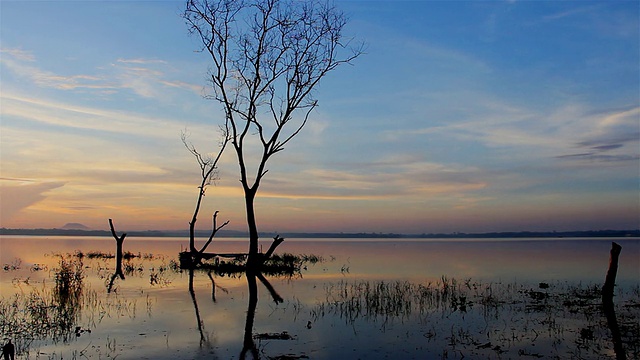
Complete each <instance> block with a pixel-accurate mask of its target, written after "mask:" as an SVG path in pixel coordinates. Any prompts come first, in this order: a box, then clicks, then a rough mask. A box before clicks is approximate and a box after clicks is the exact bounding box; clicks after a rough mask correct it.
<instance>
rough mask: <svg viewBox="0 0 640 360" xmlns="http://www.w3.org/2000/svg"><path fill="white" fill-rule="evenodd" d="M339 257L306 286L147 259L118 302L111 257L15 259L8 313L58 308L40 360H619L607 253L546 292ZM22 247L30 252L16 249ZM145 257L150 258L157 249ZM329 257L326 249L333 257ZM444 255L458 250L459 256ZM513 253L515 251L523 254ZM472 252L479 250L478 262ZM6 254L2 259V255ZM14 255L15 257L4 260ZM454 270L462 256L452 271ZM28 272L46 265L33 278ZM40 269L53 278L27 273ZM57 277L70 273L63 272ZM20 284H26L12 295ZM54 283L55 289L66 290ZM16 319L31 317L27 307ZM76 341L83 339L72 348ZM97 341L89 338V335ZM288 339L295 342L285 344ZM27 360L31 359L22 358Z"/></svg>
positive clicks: (627, 323) (634, 294)
mask: <svg viewBox="0 0 640 360" xmlns="http://www.w3.org/2000/svg"><path fill="white" fill-rule="evenodd" d="M0 240H1V239H0ZM108 240H110V241H104V243H105V247H104V250H108V249H112V248H113V240H111V239H108ZM127 241H129V240H127ZM134 242H135V240H132V241H131V244H133V243H134ZM167 243H169V242H161V244H164V245H166V244H167ZM4 244H6V243H3V245H4ZM127 244H128V246H129V245H131V244H130V243H127ZM578 244H581V243H578ZM591 244H593V243H592V242H589V243H588V244H586V245H591ZM609 244H610V243H609ZM92 245H93V243H90V244H89V245H86V246H85V249H86V248H91V246H92ZM164 245H163V246H164ZM298 245H305V244H293V245H292V246H291V250H293V251H296V250H303V249H304V250H306V251H309V249H310V246H307V247H304V248H302V247H298ZM338 245H340V244H338V243H333V244H324V243H323V244H320V245H317V246H318V247H319V248H321V249H325V250H324V251H323V252H320V255H323V256H324V257H325V258H326V259H327V261H326V262H325V263H320V264H318V265H315V266H311V265H309V266H308V270H305V271H303V273H302V274H303V275H304V276H300V275H298V276H294V277H285V278H282V277H278V276H275V275H272V274H265V273H255V272H254V273H245V272H241V273H238V274H235V275H233V276H231V277H230V276H229V274H228V273H224V274H221V273H216V272H214V271H207V270H196V271H189V270H182V271H181V270H180V269H178V268H176V267H171V266H169V265H167V262H166V261H165V260H164V258H161V257H153V258H152V257H145V256H142V257H140V258H135V259H132V260H131V261H129V260H125V262H124V264H123V265H124V266H123V271H124V275H126V281H124V282H122V281H120V280H115V281H114V285H113V286H112V291H111V292H108V288H107V287H108V282H110V281H111V280H112V276H113V274H114V267H113V261H112V259H113V258H108V259H106V258H90V257H89V255H88V254H89V253H87V254H86V255H85V257H84V258H83V259H81V260H80V262H78V261H77V260H78V259H76V258H68V257H67V258H65V259H66V261H67V263H66V264H65V265H64V266H61V264H60V260H61V258H60V257H57V256H45V257H41V258H37V257H36V256H35V255H33V254H31V253H30V254H28V255H29V256H30V258H29V259H30V260H29V261H25V260H24V259H23V261H22V262H19V261H13V257H11V258H10V261H8V262H6V264H7V270H6V272H4V273H3V275H4V276H3V278H2V279H1V285H2V286H3V288H2V298H3V300H2V306H0V310H2V309H7V310H11V309H12V304H13V299H14V298H13V296H14V295H16V294H18V295H19V294H23V295H26V296H25V297H23V299H28V298H29V296H31V292H34V293H35V295H34V298H43V299H44V300H42V303H43V304H45V305H46V306H47V307H48V306H51V308H50V311H51V314H54V312H55V311H59V313H60V315H61V316H63V317H65V316H66V319H67V320H66V325H64V328H65V329H66V330H65V332H66V337H65V336H60V337H57V338H54V336H53V333H49V335H46V336H44V337H46V339H43V338H39V339H37V340H33V343H32V344H30V345H29V346H30V349H31V350H30V351H32V354H31V355H32V357H33V354H38V353H47V354H49V355H47V356H48V357H49V358H53V357H56V358H61V357H62V356H63V355H64V358H73V356H74V353H73V352H75V356H76V357H77V358H82V356H81V354H80V352H81V351H82V350H83V349H85V347H87V346H88V345H89V346H90V348H91V347H92V346H96V348H92V349H94V350H92V351H95V354H100V355H99V356H100V357H101V358H114V357H116V356H118V358H120V359H122V358H125V359H134V358H142V357H146V358H154V359H157V360H162V359H173V358H224V359H231V358H236V359H237V358H243V359H256V358H269V357H274V356H276V355H279V354H280V355H279V356H280V358H288V359H294V358H304V356H306V355H305V354H308V355H309V356H310V357H312V358H314V359H333V358H340V357H341V356H342V357H343V358H344V356H345V354H348V355H349V357H351V358H367V359H382V358H385V357H387V358H391V357H400V358H407V359H411V358H443V357H447V358H449V359H454V358H461V357H462V356H466V358H497V357H501V358H516V357H539V356H543V357H554V356H558V357H561V358H562V357H571V356H573V357H575V358H598V357H601V358H603V357H609V358H611V357H614V356H616V354H617V353H618V351H617V350H616V349H615V347H614V346H613V345H612V340H615V339H612V335H614V334H612V330H613V327H611V326H610V324H609V326H607V324H608V322H607V321H608V320H609V318H610V317H609V315H607V314H606V313H603V311H602V310H603V307H602V303H601V299H600V296H599V291H600V285H601V284H602V282H601V281H602V279H603V276H604V271H605V270H606V258H607V253H608V246H607V247H605V248H604V251H601V252H600V253H599V256H598V257H599V259H598V260H597V261H591V257H587V259H588V260H589V261H584V262H583V264H582V265H581V267H584V268H586V267H587V266H589V264H590V263H591V262H593V263H600V264H601V265H602V266H600V265H598V266H594V267H592V268H596V267H597V269H591V268H590V270H589V271H590V272H593V273H597V276H595V277H594V281H589V282H585V283H582V282H580V281H575V280H573V278H572V277H571V275H569V276H566V275H562V276H558V277H557V278H555V279H550V278H549V277H548V276H549V275H548V274H543V275H540V274H535V273H530V274H529V276H530V277H532V278H534V276H535V279H536V280H535V281H533V282H531V281H522V280H521V278H519V277H518V278H517V279H514V278H513V277H506V276H504V277H502V279H501V278H499V277H493V278H490V279H488V280H487V279H486V278H484V279H477V278H475V277H473V276H464V277H461V276H451V277H441V276H440V275H442V274H443V273H445V270H446V271H447V272H448V271H451V266H452V265H450V267H449V268H443V269H444V270H443V269H440V270H438V272H435V271H432V272H430V271H428V267H427V266H426V265H424V264H423V265H420V264H409V265H410V267H407V266H409V265H407V266H405V267H402V266H403V265H406V264H404V262H399V260H396V258H398V259H399V258H400V257H399V256H398V255H395V254H394V255H393V256H382V257H381V256H380V255H379V254H380V253H383V252H382V251H380V250H376V249H374V248H375V247H378V248H380V249H387V250H389V249H390V248H391V249H397V248H403V249H401V250H402V251H400V253H404V254H408V253H411V255H410V256H409V257H408V258H409V259H411V261H414V260H415V261H417V259H418V257H419V256H418V254H419V253H421V254H422V255H421V256H422V257H423V258H429V257H430V256H431V254H430V253H429V251H428V250H430V249H432V248H433V244H431V243H429V244H422V243H420V244H391V245H389V244H372V243H366V244H360V243H358V244H353V243H348V244H345V245H344V246H342V247H339V246H338ZM517 245H523V248H524V250H523V251H526V250H527V249H529V246H528V244H521V243H519V244H517ZM20 246H24V244H23V243H17V247H18V248H19V247H20ZM145 246H146V247H147V249H148V248H149V246H152V245H149V244H146V245H145ZM322 246H326V247H327V248H329V247H331V251H327V250H326V249H327V248H322ZM487 246H489V247H491V246H494V247H495V246H497V245H496V244H493V243H491V244H489V245H487ZM440 247H442V248H449V249H452V248H454V247H455V248H459V249H458V251H462V250H461V244H456V245H455V246H452V245H447V244H444V245H442V246H440ZM505 247H506V248H507V249H513V251H514V252H515V247H516V246H515V245H514V244H508V246H505ZM562 247H566V248H567V249H568V248H570V247H569V246H566V245H563V246H562ZM132 248H133V249H136V248H135V247H132ZM629 248H632V249H637V248H638V246H637V242H634V243H631V246H626V244H625V252H623V254H622V255H623V256H626V257H625V258H623V259H622V262H621V266H623V267H625V266H629V263H631V265H633V264H634V262H633V259H632V260H629V258H633V257H634V256H635V254H637V250H633V251H631V252H627V250H628V249H629ZM140 249H142V248H140ZM477 249H478V246H477V245H475V244H474V245H473V246H470V249H469V251H471V252H473V251H475V250H477ZM154 250H155V248H154ZM287 250H290V249H289V248H287ZM556 250H557V248H550V251H556ZM2 251H3V256H4V254H5V247H3V249H2ZM8 251H10V252H11V251H13V250H12V248H11V247H9V248H8ZM36 251H37V250H36ZM71 251H73V250H71ZM230 251H233V249H230ZM176 253H177V251H172V250H171V249H168V250H167V256H169V255H173V257H172V258H171V259H174V258H175V254H176ZM387 253H390V251H387ZM414 253H415V254H414ZM502 253H503V254H504V249H503V251H502ZM14 254H15V252H14ZM333 254H335V255H336V257H335V260H334V258H333V257H332V255H333ZM376 254H378V255H376ZM25 258H26V257H25ZM594 258H595V256H594ZM168 260H169V258H167V261H168ZM458 260H459V258H458V257H455V258H454V259H452V260H451V261H452V262H455V261H458ZM33 261H37V263H38V264H41V265H42V266H38V267H35V266H34V265H32V262H33ZM465 261H466V260H465ZM487 261H488V260H487ZM573 261H574V262H576V260H573ZM73 262H75V265H74V264H73ZM405 262H406V261H405ZM80 263H82V265H79V264H80ZM4 264H5V263H3V265H4ZM11 264H14V265H15V266H14V265H11ZM169 264H170V263H169ZM345 264H346V266H348V267H350V272H348V273H347V272H341V271H340V268H341V267H342V266H344V265H345ZM376 264H377V267H376ZM381 264H384V265H383V266H382V265H381ZM417 266H422V267H421V269H422V270H420V273H419V274H414V275H412V276H411V277H408V276H406V274H407V272H408V271H411V272H412V273H413V271H414V268H413V267H417ZM14 268H21V269H17V270H15V269H14ZM36 268H48V269H55V270H52V271H51V272H49V271H42V270H38V271H36V270H31V269H36ZM62 268H65V269H67V270H65V271H60V269H62ZM79 268H82V269H84V276H83V277H77V276H75V275H74V274H76V273H77V269H79ZM303 268H304V267H303ZM163 269H166V270H163ZM372 269H373V270H372ZM425 269H427V270H425ZM516 270H517V271H524V270H522V269H516ZM382 271H385V273H384V274H382ZM452 272H453V271H452ZM576 272H577V270H576ZM636 272H637V271H636ZM18 273H20V274H18ZM453 273H455V272H453ZM572 273H573V271H572ZM6 274H9V275H6ZM58 274H60V275H58ZM64 274H68V275H64ZM18 275H19V276H18ZM471 275H472V274H471ZM11 277H15V278H20V280H15V281H14V282H13V283H12V281H11ZM56 278H58V279H59V280H60V286H59V287H58V286H57V285H56V281H55V279H56ZM118 278H119V276H117V277H116V279H118ZM470 278H471V279H473V280H471V279H470ZM27 279H30V280H27ZM36 279H37V280H36ZM63 279H69V280H71V279H81V282H82V286H81V287H82V290H81V291H77V290H74V289H76V288H77V287H75V286H74V285H73V281H66V282H65V281H63ZM538 279H539V280H538ZM567 279H569V280H567ZM628 279H629V277H627V282H628V281H629V280H628ZM635 279H636V281H635V282H634V283H635V284H636V285H633V286H623V285H619V284H618V285H617V286H616V290H615V298H614V301H615V304H614V306H615V308H614V310H615V315H617V319H616V318H615V317H613V318H611V319H615V320H617V325H618V328H619V330H620V334H621V341H622V343H621V344H622V347H623V350H622V351H623V352H626V354H627V357H628V358H634V356H635V357H637V356H638V355H639V354H640V352H639V349H640V347H639V346H638V345H639V343H638V341H637V339H638V338H640V337H638V335H639V334H640V327H639V325H638V322H637V319H638V318H639V315H640V314H639V313H638V312H639V311H640V307H638V302H637V299H638V295H639V294H640V287H638V285H637V275H636V277H635ZM245 281H246V284H245ZM543 281H544V283H540V282H543ZM261 284H262V285H261ZM594 284H595V286H594ZM209 286H211V288H209ZM93 289H96V291H94V290H93ZM185 289H187V290H188V291H185ZM209 292H210V293H209ZM260 292H262V293H260ZM76 294H77V296H76ZM75 298H77V300H74V299H75ZM63 304H66V305H65V306H70V305H71V304H77V306H75V308H76V309H79V310H77V311H76V313H75V314H74V313H73V312H72V311H66V310H64V309H65V306H60V305H63ZM5 305H7V306H5ZM18 306H19V307H20V309H26V306H25V305H23V303H22V300H20V301H19V304H18ZM72 308H73V307H72ZM57 309H58V310H57ZM141 309H142V310H143V311H141ZM145 309H146V312H145V311H144V310H145ZM71 310H73V309H71ZM605 310H606V309H605ZM24 313H25V314H26V312H24ZM7 314H8V316H7V318H12V319H13V317H14V316H15V320H16V321H14V322H13V324H16V326H24V328H25V329H26V328H28V327H31V325H30V323H29V322H26V321H25V322H24V325H23V324H20V321H18V320H19V319H18V316H19V313H15V314H16V315H14V313H7ZM194 315H195V316H194ZM52 317H53V316H52ZM184 319H187V321H182V320H184ZM3 321H4V320H3V319H0V331H1V332H2V336H1V337H2V338H4V336H5V335H6V334H7V332H6V331H5V330H3V329H4V328H2V326H4V325H2V324H4V322H3ZM63 323H64V322H63ZM78 328H79V333H80V334H81V336H77V335H76V332H75V329H78ZM89 329H90V330H92V333H88V331H87V330H89ZM83 331H85V332H83ZM289 334H292V335H289ZM634 338H635V340H634ZM65 339H66V340H65ZM291 339H295V341H283V340H291ZM14 343H15V344H16V346H17V345H18V344H17V342H16V341H14ZM23 344H24V342H23ZM105 344H106V345H105ZM616 347H617V346H616ZM23 348H24V346H23ZM287 353H289V354H287ZM283 354H287V355H283ZM20 356H23V357H24V356H26V355H25V353H24V352H23V353H22V355H20ZM95 356H98V355H95ZM285 356H286V357H285ZM45 358H46V356H45Z"/></svg>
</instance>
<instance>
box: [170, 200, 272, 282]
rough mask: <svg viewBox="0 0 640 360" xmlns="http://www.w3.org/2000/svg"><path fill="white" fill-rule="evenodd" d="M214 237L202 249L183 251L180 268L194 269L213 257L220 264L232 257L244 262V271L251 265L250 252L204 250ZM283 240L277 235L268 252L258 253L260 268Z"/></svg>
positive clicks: (238, 261)
mask: <svg viewBox="0 0 640 360" xmlns="http://www.w3.org/2000/svg"><path fill="white" fill-rule="evenodd" d="M216 213H217V212H216ZM224 225H226V223H225V224H223V225H222V226H224ZM214 229H216V226H215V217H214ZM214 233H215V231H214ZM212 238H213V234H212V236H211V237H210V238H209V240H208V241H207V243H206V244H205V246H204V247H203V248H202V250H199V251H198V250H195V251H183V252H181V253H180V254H179V260H180V268H181V269H193V268H196V267H198V266H201V265H202V261H203V260H211V259H214V261H215V264H216V265H217V264H219V262H220V261H221V259H231V260H233V261H234V262H236V263H242V262H244V264H242V265H241V267H242V268H243V271H244V269H245V268H247V267H251V266H250V265H251V264H250V263H249V262H248V261H247V260H248V259H249V254H247V253H212V252H204V249H205V248H206V246H207V245H209V243H210V242H211V240H212ZM283 241H284V238H283V237H280V235H276V236H275V237H274V238H273V243H271V246H269V250H267V252H266V253H264V254H262V253H258V259H259V260H260V261H259V262H258V264H257V267H258V268H260V267H261V266H262V265H263V264H264V262H265V261H267V260H269V259H271V258H272V256H273V253H274V252H275V250H276V248H277V247H278V246H279V245H280V244H282V242H283ZM236 265H237V264H236Z"/></svg>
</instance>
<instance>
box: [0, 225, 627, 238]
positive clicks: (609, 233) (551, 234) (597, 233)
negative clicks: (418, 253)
mask: <svg viewBox="0 0 640 360" xmlns="http://www.w3.org/2000/svg"><path fill="white" fill-rule="evenodd" d="M126 233H127V235H128V236H135V237H187V238H188V237H189V233H188V231H187V230H184V231H160V230H147V231H126ZM0 235H33V236H38V235H40V236H56V235H64V236H111V232H109V231H108V230H78V229H7V228H0ZM275 235H276V233H272V232H266V233H261V234H260V236H261V237H273V236H275ZM277 235H280V236H282V237H285V238H287V237H289V238H310V239H314V238H315V239H317V238H343V239H344V238H354V239H357V238H380V239H398V238H418V239H464V238H476V239H477V238H480V239H482V238H486V239H488V238H565V237H567V238H574V237H588V238H599V237H620V238H623V237H640V229H636V230H589V231H517V232H513V231H511V232H488V233H458V232H456V233H423V234H396V233H366V232H360V233H331V232H326V233H311V232H310V233H304V232H289V233H287V232H284V233H278V234H277ZM196 236H197V237H208V236H209V232H208V231H197V232H196ZM217 236H218V237H235V238H240V237H247V236H248V234H247V233H246V232H243V231H235V230H222V231H220V232H218V234H217Z"/></svg>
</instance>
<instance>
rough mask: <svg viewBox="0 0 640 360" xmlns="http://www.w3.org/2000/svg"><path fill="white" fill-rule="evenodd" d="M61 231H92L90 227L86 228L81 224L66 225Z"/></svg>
mask: <svg viewBox="0 0 640 360" xmlns="http://www.w3.org/2000/svg"><path fill="white" fill-rule="evenodd" d="M60 229H64V230H90V229H89V227H87V226H84V225H82V224H80V223H66V224H64V226H63V227H61V228H60Z"/></svg>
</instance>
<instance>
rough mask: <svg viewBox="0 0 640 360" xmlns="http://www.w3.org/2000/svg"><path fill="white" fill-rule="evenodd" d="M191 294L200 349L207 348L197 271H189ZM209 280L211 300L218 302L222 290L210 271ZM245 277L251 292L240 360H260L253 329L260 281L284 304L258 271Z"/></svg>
mask: <svg viewBox="0 0 640 360" xmlns="http://www.w3.org/2000/svg"><path fill="white" fill-rule="evenodd" d="M188 271H189V294H190V296H191V301H192V303H193V308H194V311H195V315H196V322H197V328H198V332H199V334H200V347H203V346H206V345H208V344H209V340H208V335H209V334H207V332H206V331H205V328H204V322H203V320H202V316H201V314H200V308H199V307H198V301H197V298H196V292H195V287H194V277H195V272H196V270H194V269H189V270H188ZM207 275H208V277H209V279H211V300H212V301H213V302H214V303H215V302H216V288H220V287H219V286H218V285H216V283H215V280H214V278H213V276H212V272H211V271H209V272H208V273H207ZM244 275H245V277H246V279H247V287H248V290H249V303H248V305H247V316H246V319H245V326H244V334H243V341H242V350H241V351H240V359H259V358H260V352H259V351H258V346H257V345H256V343H255V341H254V335H253V328H254V323H255V316H256V308H257V306H258V280H259V281H260V282H261V283H262V284H263V285H264V287H265V288H266V289H267V291H268V292H269V294H270V295H271V298H272V299H273V301H274V302H275V303H276V304H279V303H281V302H283V299H282V297H281V296H280V294H278V292H277V291H276V290H275V288H274V287H273V285H271V283H270V282H269V281H268V280H267V279H266V278H265V276H264V275H263V274H262V273H261V272H260V271H256V270H246V271H245V272H244ZM220 289H221V290H223V291H224V292H225V293H227V292H228V291H227V290H226V289H224V288H220Z"/></svg>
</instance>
